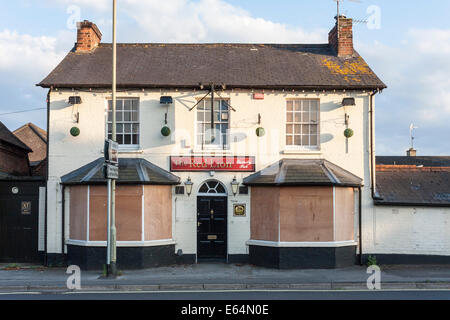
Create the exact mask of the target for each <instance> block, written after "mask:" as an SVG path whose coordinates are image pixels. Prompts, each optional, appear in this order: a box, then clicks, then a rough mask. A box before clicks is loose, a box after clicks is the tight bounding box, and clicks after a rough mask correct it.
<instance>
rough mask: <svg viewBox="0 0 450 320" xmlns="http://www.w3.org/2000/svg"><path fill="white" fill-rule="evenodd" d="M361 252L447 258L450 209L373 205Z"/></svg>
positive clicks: (449, 250)
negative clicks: (368, 236)
mask: <svg viewBox="0 0 450 320" xmlns="http://www.w3.org/2000/svg"><path fill="white" fill-rule="evenodd" d="M374 211H375V219H373V221H374V222H373V223H372V224H370V222H369V225H370V227H372V228H373V229H374V230H375V233H374V234H375V237H374V239H371V240H372V241H368V242H366V243H365V244H366V246H365V247H364V246H363V250H364V252H370V253H374V254H376V253H378V254H423V255H443V256H450V208H432V207H428V208H421V207H417V208H414V207H391V206H376V207H375V210H374Z"/></svg>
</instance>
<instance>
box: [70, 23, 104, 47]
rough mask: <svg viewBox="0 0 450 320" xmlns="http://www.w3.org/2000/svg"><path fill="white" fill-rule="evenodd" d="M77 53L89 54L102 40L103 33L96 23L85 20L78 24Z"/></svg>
mask: <svg viewBox="0 0 450 320" xmlns="http://www.w3.org/2000/svg"><path fill="white" fill-rule="evenodd" d="M77 28H78V31H77V43H76V47H75V48H76V49H75V51H76V52H89V51H91V50H92V49H94V48H96V47H97V46H98V44H99V43H100V41H101V40H102V33H101V32H100V30H99V29H98V27H97V25H96V24H95V23H92V22H90V21H87V20H84V21H82V22H78V23H77Z"/></svg>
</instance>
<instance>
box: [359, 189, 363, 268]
mask: <svg viewBox="0 0 450 320" xmlns="http://www.w3.org/2000/svg"><path fill="white" fill-rule="evenodd" d="M361 192H362V188H361V187H359V188H358V198H359V200H358V216H359V264H360V265H361V266H362V265H363V250H362V193H361Z"/></svg>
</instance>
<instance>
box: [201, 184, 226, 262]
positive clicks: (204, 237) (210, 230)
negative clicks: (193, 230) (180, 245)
mask: <svg viewBox="0 0 450 320" xmlns="http://www.w3.org/2000/svg"><path fill="white" fill-rule="evenodd" d="M227 200H228V194H227V190H226V188H225V186H224V185H223V184H222V183H221V182H220V181H217V180H208V181H205V182H204V183H203V184H202V185H201V186H200V188H199V190H198V193H197V259H198V260H226V258H227V208H228V205H227V202H228V201H227Z"/></svg>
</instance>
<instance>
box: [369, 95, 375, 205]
mask: <svg viewBox="0 0 450 320" xmlns="http://www.w3.org/2000/svg"><path fill="white" fill-rule="evenodd" d="M375 93H376V92H375V91H374V92H372V93H371V94H370V100H369V121H370V189H371V191H372V199H375V179H374V163H373V162H374V159H373V96H374V95H375Z"/></svg>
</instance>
